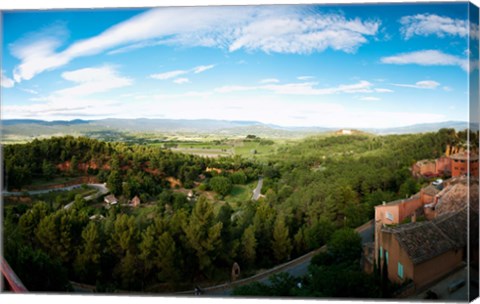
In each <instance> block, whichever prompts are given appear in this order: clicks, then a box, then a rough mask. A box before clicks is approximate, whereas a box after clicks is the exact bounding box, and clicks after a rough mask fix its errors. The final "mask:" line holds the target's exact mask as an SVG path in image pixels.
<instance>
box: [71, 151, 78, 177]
mask: <svg viewBox="0 0 480 304" xmlns="http://www.w3.org/2000/svg"><path fill="white" fill-rule="evenodd" d="M77 167H78V161H77V158H76V157H75V155H74V156H72V158H71V159H70V174H75V173H77Z"/></svg>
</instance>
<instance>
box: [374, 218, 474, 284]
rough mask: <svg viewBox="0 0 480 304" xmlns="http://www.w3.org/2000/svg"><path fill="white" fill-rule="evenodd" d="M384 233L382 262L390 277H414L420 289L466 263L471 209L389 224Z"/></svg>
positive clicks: (407, 278) (401, 281) (399, 279)
mask: <svg viewBox="0 0 480 304" xmlns="http://www.w3.org/2000/svg"><path fill="white" fill-rule="evenodd" d="M380 233H381V244H380V246H379V259H380V263H379V264H380V265H386V266H387V267H388V268H387V269H388V278H389V279H390V281H392V282H397V283H403V282H405V281H407V280H412V281H413V283H414V286H415V289H416V290H418V289H420V288H422V287H424V286H426V285H428V284H429V283H431V282H434V281H435V280H438V279H439V278H442V277H443V276H445V275H446V274H448V273H450V272H451V271H452V270H455V269H457V268H459V267H461V266H462V265H463V263H462V262H463V260H464V259H465V253H466V244H467V211H466V208H464V209H462V210H460V211H457V212H454V213H449V214H445V215H443V216H440V217H438V218H436V219H435V220H433V221H424V222H412V223H409V224H404V225H397V226H391V227H388V226H385V227H382V229H381V232H380ZM384 263H385V264H384ZM382 267H383V266H382Z"/></svg>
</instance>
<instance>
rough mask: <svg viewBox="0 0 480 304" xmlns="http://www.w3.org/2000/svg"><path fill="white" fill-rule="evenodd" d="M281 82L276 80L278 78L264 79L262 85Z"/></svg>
mask: <svg viewBox="0 0 480 304" xmlns="http://www.w3.org/2000/svg"><path fill="white" fill-rule="evenodd" d="M279 82H280V80H278V79H276V78H265V79H262V80H260V83H279Z"/></svg>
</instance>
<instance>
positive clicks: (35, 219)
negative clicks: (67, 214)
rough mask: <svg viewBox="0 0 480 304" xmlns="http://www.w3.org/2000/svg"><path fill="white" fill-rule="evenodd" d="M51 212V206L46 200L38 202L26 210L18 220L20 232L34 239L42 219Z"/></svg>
mask: <svg viewBox="0 0 480 304" xmlns="http://www.w3.org/2000/svg"><path fill="white" fill-rule="evenodd" d="M49 213H50V207H49V206H48V205H47V203H45V202H38V203H36V204H34V205H33V208H32V209H30V210H28V211H27V212H25V213H24V214H23V215H22V216H21V217H20V220H19V222H18V225H19V228H20V232H21V234H22V236H23V237H24V238H26V239H29V240H33V238H34V237H35V230H36V229H37V226H38V224H39V223H40V221H41V220H42V219H43V218H44V217H45V216H47V215H48V214H49Z"/></svg>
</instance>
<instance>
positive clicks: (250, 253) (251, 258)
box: [242, 225, 257, 266]
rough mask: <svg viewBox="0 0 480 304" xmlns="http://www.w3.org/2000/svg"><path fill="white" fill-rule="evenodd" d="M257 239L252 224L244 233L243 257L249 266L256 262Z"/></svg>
mask: <svg viewBox="0 0 480 304" xmlns="http://www.w3.org/2000/svg"><path fill="white" fill-rule="evenodd" d="M256 248H257V240H256V239H255V227H254V226H253V225H250V226H249V227H248V228H247V229H245V231H244V232H243V235H242V259H243V260H244V261H245V264H246V265H247V266H252V265H253V264H254V263H255V258H256V252H255V250H256Z"/></svg>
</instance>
